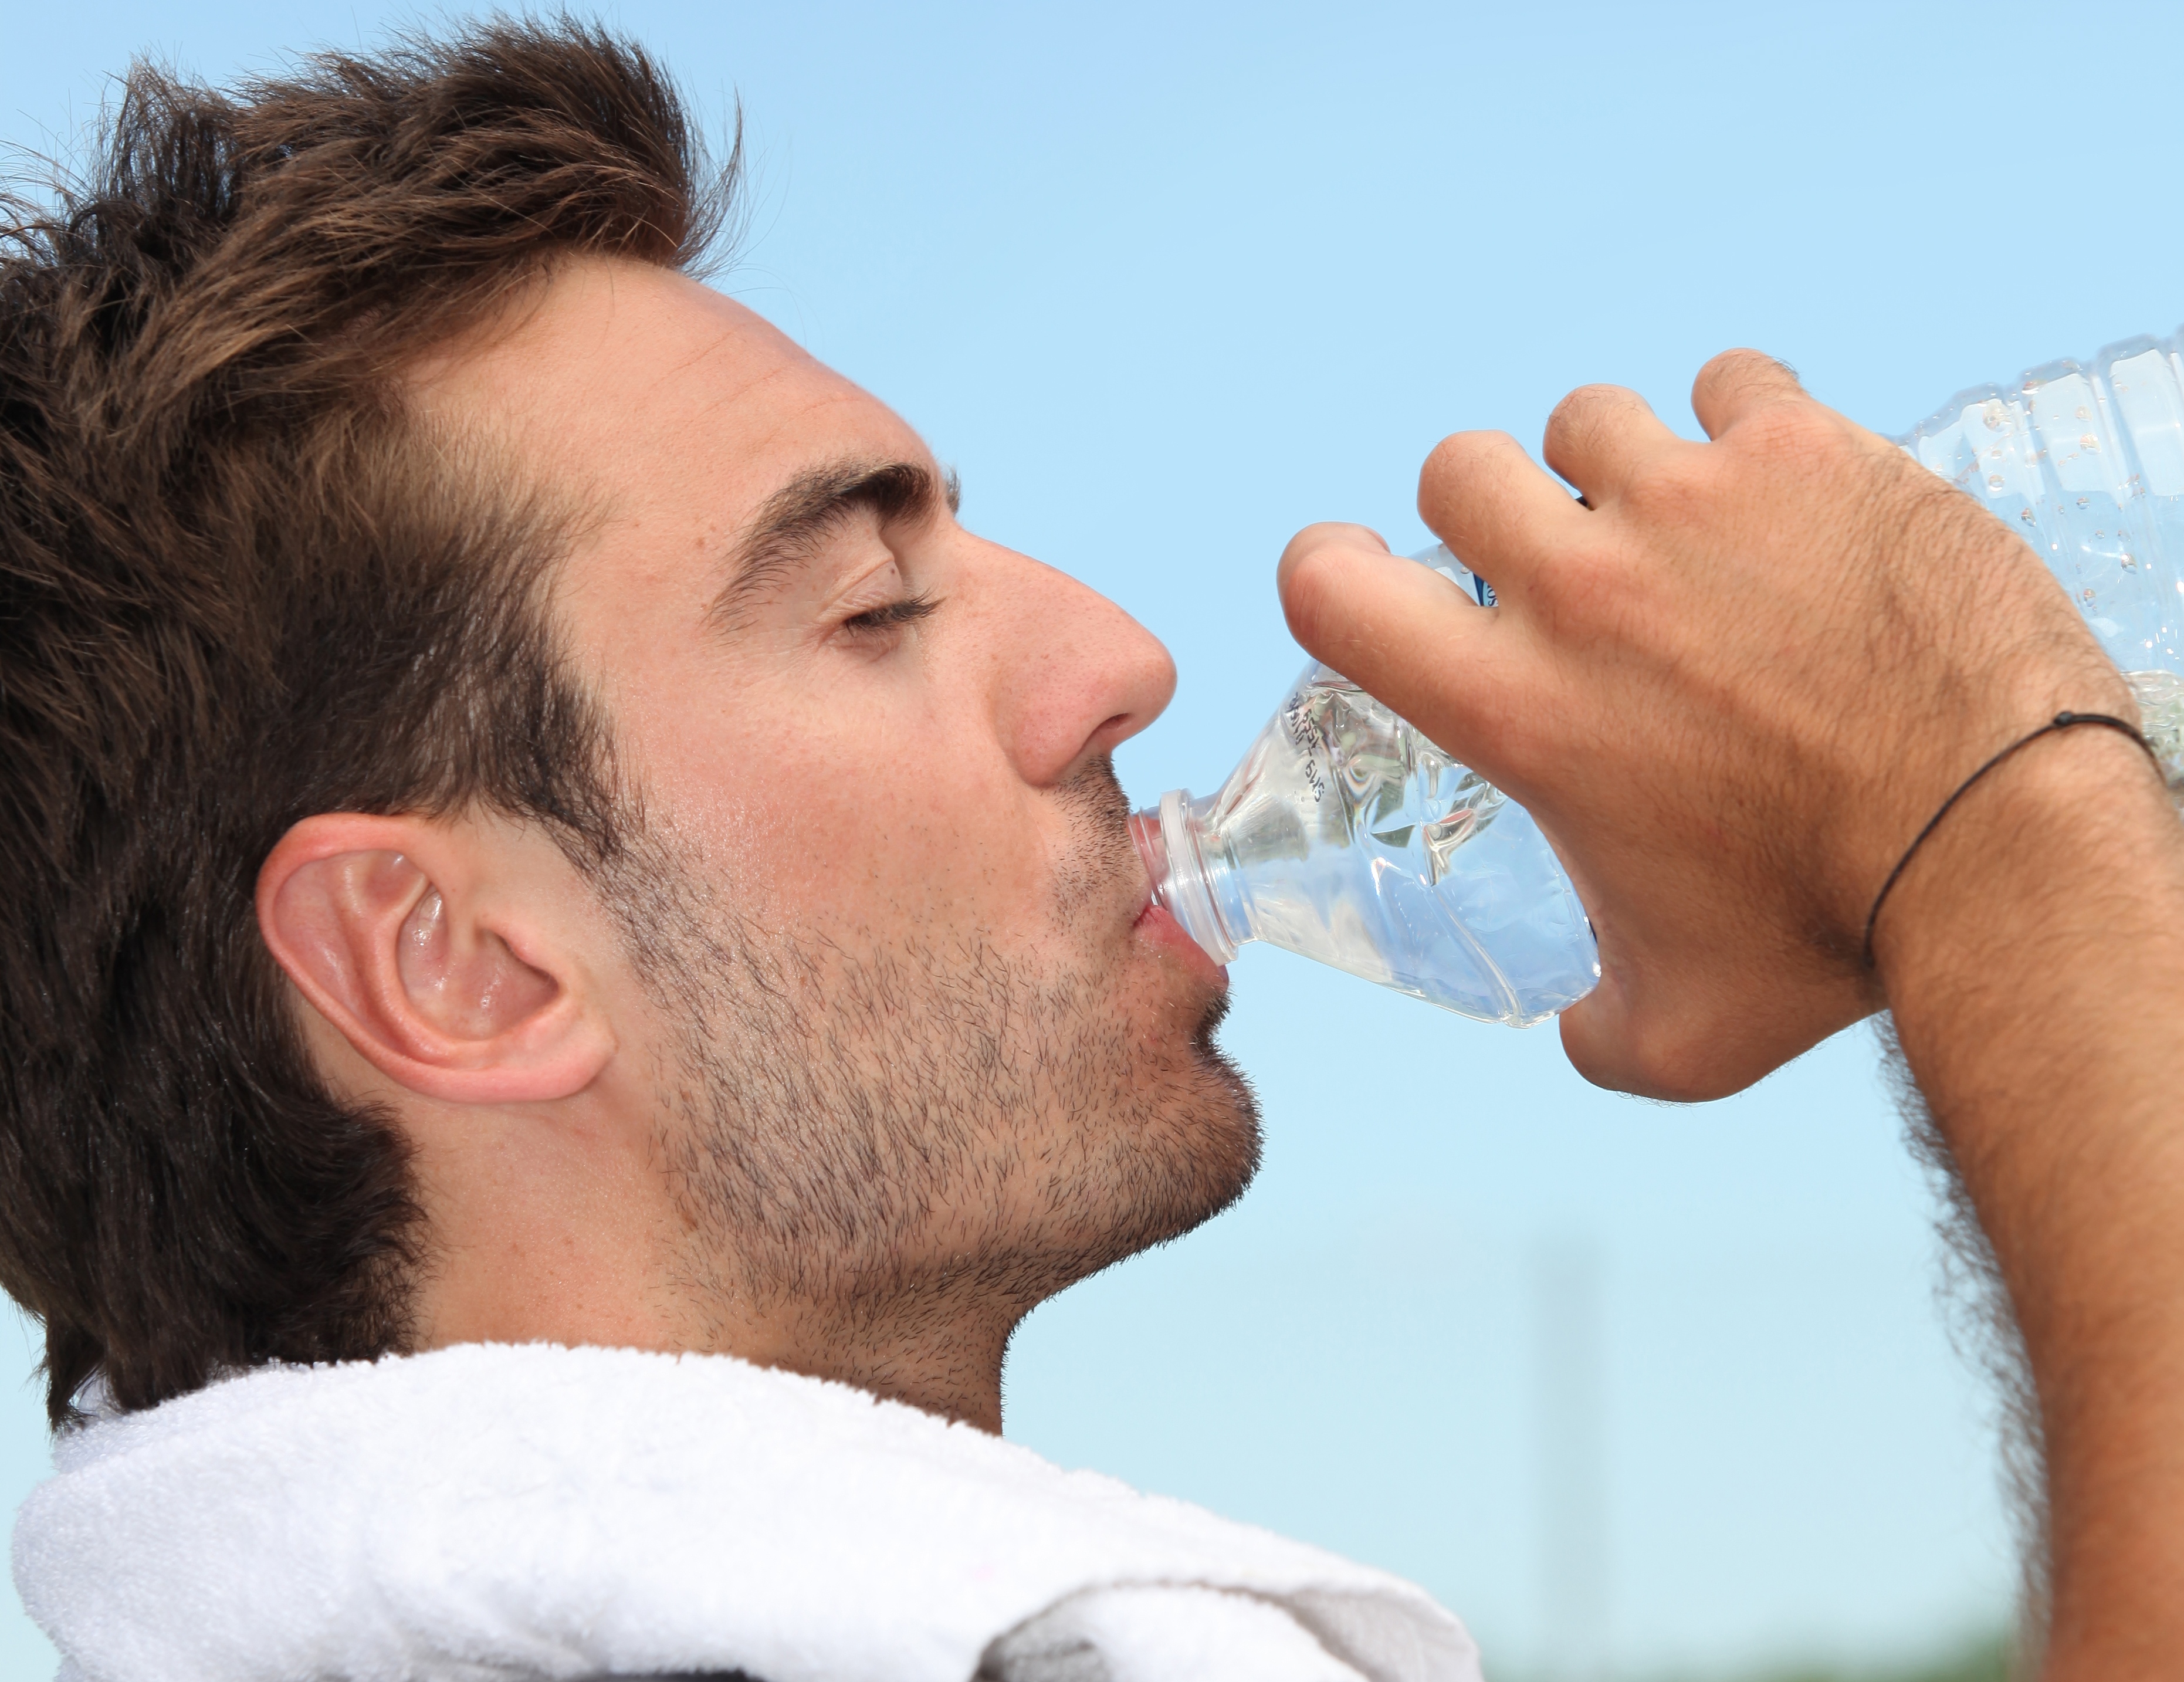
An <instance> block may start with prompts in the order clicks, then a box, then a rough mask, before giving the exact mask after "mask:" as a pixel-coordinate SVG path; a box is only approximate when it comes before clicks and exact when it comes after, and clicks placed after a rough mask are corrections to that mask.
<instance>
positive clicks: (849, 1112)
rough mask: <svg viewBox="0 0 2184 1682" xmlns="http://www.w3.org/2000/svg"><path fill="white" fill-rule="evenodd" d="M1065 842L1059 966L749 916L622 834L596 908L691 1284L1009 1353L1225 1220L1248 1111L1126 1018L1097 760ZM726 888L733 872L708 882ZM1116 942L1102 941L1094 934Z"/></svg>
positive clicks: (1222, 1067) (1113, 806)
mask: <svg viewBox="0 0 2184 1682" xmlns="http://www.w3.org/2000/svg"><path fill="white" fill-rule="evenodd" d="M1059 796H1060V798H1061V799H1062V800H1063V801H1064V802H1065V804H1066V805H1067V807H1068V808H1069V817H1070V820H1071V822H1070V833H1071V837H1072V840H1071V844H1070V849H1069V852H1068V855H1067V857H1066V858H1065V859H1064V860H1062V861H1061V867H1060V868H1059V869H1058V870H1057V871H1056V876H1055V890H1054V894H1053V902H1052V905H1051V909H1050V915H1051V916H1052V917H1053V918H1054V919H1055V922H1056V928H1057V930H1058V931H1059V932H1061V933H1063V934H1064V935H1065V936H1073V937H1076V938H1068V939H1067V940H1066V941H1065V943H1064V944H1065V948H1066V950H1068V951H1069V952H1070V953H1071V954H1072V956H1071V958H1070V960H1069V961H1066V962H1063V963H1061V964H1058V965H1046V964H1041V965H1038V966H1034V964H1032V963H1030V962H1028V961H1025V960H1023V959H1021V958H1017V957H1013V956H1011V955H1009V954H1008V953H1007V952H1006V951H1005V950H1002V949H1001V948H1000V945H999V944H997V943H996V942H995V940H994V939H993V938H991V936H990V934H989V932H987V931H983V930H939V929H930V928H928V929H922V930H914V931H912V932H911V933H905V934H899V935H895V936H894V937H892V938H888V939H885V940H877V941H868V942H860V943H859V944H858V945H857V946H856V948H855V950H850V949H849V948H848V946H847V944H846V943H844V942H839V941H833V940H822V939H819V938H813V937H810V936H807V935H804V934H801V933H799V932H798V931H795V930H791V929H781V928H767V927H760V926H759V925H758V923H757V922H755V920H754V919H752V918H749V917H748V916H743V915H740V914H738V912H737V911H735V910H734V909H733V907H732V906H730V905H728V904H727V903H726V901H727V899H728V898H729V897H730V896H731V894H732V892H733V889H732V887H731V888H726V889H724V890H723V891H720V892H716V891H714V890H713V889H711V888H710V886H709V883H710V881H712V880H714V879H716V872H712V871H710V870H709V869H708V867H707V864H706V861H705V860H702V859H692V858H689V857H688V856H685V855H682V854H680V853H679V852H678V850H677V849H676V848H675V847H674V846H673V845H672V844H668V843H664V842H662V841H661V840H660V838H658V837H657V836H654V835H649V834H647V833H644V832H642V831H640V832H638V837H637V838H636V839H635V840H634V842H633V843H632V845H631V847H630V848H629V849H627V852H626V853H625V855H624V856H623V858H622V860H620V861H619V862H618V863H617V864H616V866H614V867H613V868H612V874H613V875H614V876H615V877H618V878H621V879H620V880H619V881H618V882H616V883H611V884H610V903H612V904H614V905H615V906H616V912H617V916H618V917H619V919H620V921H621V922H622V924H623V927H624V932H625V935H626V938H627V939H628V941H629V944H630V946H631V949H632V955H633V958H634V960H635V961H636V966H637V968H638V972H639V974H640V976H641V977H643V980H644V983H645V985H646V986H647V988H648V989H649V991H650V992H651V993H652V994H654V998H655V1003H656V1004H657V1005H659V1006H660V1009H661V1012H662V1016H663V1018H664V1019H666V1020H670V1021H671V1022H675V1023H677V1025H678V1028H679V1031H678V1032H677V1033H675V1034H674V1035H673V1037H672V1046H673V1049H672V1050H671V1052H670V1053H668V1054H666V1057H665V1059H664V1063H665V1066H664V1067H661V1068H660V1069H659V1070H658V1071H657V1072H656V1073H657V1076H658V1079H659V1089H660V1090H661V1091H662V1092H663V1093H664V1094H666V1101H665V1103H664V1104H663V1106H662V1108H661V1113H660V1121H659V1124H658V1127H657V1128H656V1129H655V1148H656V1150H657V1153H658V1156H659V1159H660V1166H661V1167H662V1168H663V1169H664V1171H665V1172H666V1174H667V1175H668V1177H669V1178H670V1179H671V1183H672V1184H673V1185H674V1187H675V1189H676V1192H677V1198H678V1201H679V1202H680V1204H681V1206H682V1212H683V1215H684V1217H685V1219H686V1220H687V1221H688V1223H690V1225H691V1228H692V1232H693V1235H694V1239H695V1242H694V1245H693V1246H692V1255H693V1256H694V1258H699V1259H696V1260H694V1262H693V1273H694V1277H692V1278H689V1279H688V1280H687V1281H685V1284H687V1285H688V1286H689V1287H690V1288H692V1289H691V1294H692V1295H694V1296H695V1297H698V1298H701V1299H710V1300H714V1301H716V1302H719V1301H722V1300H726V1299H727V1297H728V1296H740V1297H741V1298H742V1299H743V1300H744V1304H745V1306H747V1307H749V1308H755V1309H756V1310H757V1311H759V1312H761V1313H767V1314H783V1315H795V1316H800V1317H806V1318H808V1317H811V1316H813V1315H818V1316H822V1317H824V1316H830V1315H831V1316H833V1317H837V1318H838V1320H839V1322H840V1324H839V1327H838V1330H839V1332H840V1334H842V1335H844V1337H848V1338H857V1337H861V1336H869V1335H875V1334H877V1332H878V1331H879V1330H880V1328H883V1327H884V1328H886V1330H887V1332H888V1334H889V1336H890V1337H891V1338H894V1339H900V1338H902V1337H905V1336H907V1337H910V1338H912V1339H914V1338H916V1337H917V1335H918V1334H919V1332H920V1328H921V1327H924V1328H928V1329H929V1330H930V1331H931V1333H932V1334H933V1335H934V1336H936V1337H938V1336H941V1335H944V1331H945V1328H949V1327H951V1326H960V1324H961V1322H962V1321H963V1318H964V1317H965V1316H966V1315H967V1314H968V1315H971V1316H972V1317H978V1318H981V1319H982V1320H983V1321H984V1322H985V1323H989V1324H991V1325H998V1326H1000V1328H1001V1329H1000V1336H1002V1337H1003V1338H1006V1334H1007V1329H1008V1328H1012V1327H1013V1326H1014V1324H1015V1323H1016V1322H1017V1320H1018V1319H1020V1318H1021V1317H1022V1315H1023V1314H1025V1313H1027V1312H1029V1310H1030V1309H1031V1308H1032V1307H1033V1306H1035V1305H1036V1304H1038V1303H1039V1302H1040V1301H1042V1300H1045V1298H1047V1297H1049V1296H1051V1295H1054V1294H1056V1292H1058V1291H1060V1290H1061V1289H1064V1288H1066V1287H1067V1286H1068V1285H1070V1284H1074V1283H1075V1282H1076V1281H1078V1279H1081V1278H1085V1277H1087V1276H1088V1275H1089V1274H1091V1273H1096V1272H1098V1271H1100V1269H1101V1268H1103V1267H1107V1266H1109V1265H1111V1264H1112V1263H1113V1262H1115V1261H1120V1260H1122V1259H1123V1257H1125V1256H1130V1255H1134V1254H1135V1253H1136V1252H1138V1251H1139V1250H1145V1249H1147V1248H1150V1247H1151V1246H1152V1245H1157V1244H1161V1243H1163V1242H1165V1241H1167V1239H1173V1238H1175V1237H1178V1236H1179V1235H1180V1234H1184V1233H1185V1232H1188V1231H1190V1229H1191V1228H1194V1227H1196V1226H1198V1225H1199V1224H1200V1223H1202V1222H1204V1221H1206V1220H1207V1219H1209V1218H1211V1217H1212V1216H1214V1215H1215V1214H1217V1213H1218V1212H1220V1211H1222V1210H1223V1209H1225V1208H1227V1207H1228V1206H1229V1205H1230V1204H1231V1203H1233V1202H1234V1201H1235V1200H1236V1199H1237V1198H1238V1197H1240V1195H1242V1194H1243V1191H1244V1189H1245V1187H1246V1186H1247V1185H1248V1184H1250V1182H1251V1177H1252V1175H1253V1173H1254V1172H1256V1168H1257V1166H1258V1161H1259V1152H1260V1133H1259V1125H1258V1112H1257V1106H1256V1100H1254V1098H1253V1095H1252V1094H1251V1088H1250V1086H1249V1084H1248V1083H1247V1082H1246V1081H1245V1078H1244V1076H1243V1074H1242V1073H1241V1072H1240V1070H1238V1069H1237V1068H1236V1067H1235V1066H1234V1064H1233V1063H1232V1062H1230V1061H1229V1059H1228V1057H1227V1056H1226V1055H1224V1054H1223V1052H1222V1051H1221V1050H1220V1049H1219V1048H1218V1046H1217V1044H1215V1038H1214V1036H1215V1033H1216V1030H1217V1028H1218V1027H1219V1025H1220V1022H1221V1021H1222V1018H1223V1016H1224V1015H1225V1014H1226V1011H1227V1000H1226V996H1225V994H1222V995H1217V996H1216V997H1215V998H1214V999H1213V1000H1212V1001H1211V1002H1210V1003H1209V1004H1208V1005H1206V1007H1205V1008H1204V1009H1203V1011H1202V1012H1201V1014H1200V1015H1199V1016H1198V1018H1197V1020H1196V1021H1195V1023H1187V1024H1183V1025H1181V1031H1179V1032H1174V1031H1172V1032H1169V1033H1165V1034H1159V1033H1145V1032H1144V1030H1143V1028H1142V1025H1141V1024H1139V1023H1136V1022H1134V1021H1133V1019H1132V1016H1131V1014H1130V1002H1131V1001H1130V1000H1128V999H1127V998H1126V997H1125V996H1124V993H1125V986H1126V983H1127V979H1128V978H1127V977H1125V976H1124V975H1123V973H1122V972H1120V970H1119V968H1118V961H1117V958H1116V957H1115V956H1114V954H1115V953H1116V952H1117V950H1119V948H1118V946H1117V942H1116V941H1115V940H1114V939H1112V938H1100V932H1099V927H1098V924H1099V920H1100V919H1102V918H1104V919H1106V920H1108V921H1109V922H1112V919H1113V917H1114V916H1115V915H1116V912H1115V910H1114V907H1115V905H1116V903H1117V896H1118V894H1121V893H1126V892H1127V891H1128V890H1127V888H1121V887H1119V886H1118V883H1121V882H1123V881H1124V880H1126V879H1127V878H1128V877H1129V875H1130V874H1131V873H1134V872H1136V871H1137V870H1138V868H1139V866H1138V865H1137V862H1136V859H1135V855H1134V849H1133V848H1132V845H1131V843H1130V840H1129V838H1128V830H1127V827H1126V822H1127V818H1128V805H1127V803H1126V802H1125V800H1124V799H1123V792H1122V789H1121V787H1120V785H1119V784H1118V783H1117V782H1116V780H1115V777H1114V773H1113V771H1112V767H1111V766H1109V765H1108V763H1107V762H1106V760H1099V761H1096V762H1095V763H1094V764H1092V765H1089V766H1087V767H1086V768H1085V769H1084V771H1081V772H1079V773H1078V775H1077V776H1076V777H1073V779H1072V780H1071V782H1070V783H1068V784H1067V785H1066V786H1065V787H1064V788H1062V789H1061V790H1060V791H1059ZM718 875H725V876H727V877H728V878H729V880H730V882H731V883H732V880H733V873H732V872H720V873H718ZM1110 936H1112V931H1110Z"/></svg>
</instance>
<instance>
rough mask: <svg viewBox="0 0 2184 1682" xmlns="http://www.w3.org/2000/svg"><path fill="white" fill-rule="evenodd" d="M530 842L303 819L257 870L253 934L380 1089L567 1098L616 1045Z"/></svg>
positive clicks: (459, 830) (354, 815)
mask: <svg viewBox="0 0 2184 1682" xmlns="http://www.w3.org/2000/svg"><path fill="white" fill-rule="evenodd" d="M528 839H533V838H530V837H521V838H519V837H515V836H511V835H510V834H507V833H503V832H502V831H500V830H499V829H497V828H495V827H493V826H490V825H481V824H474V823H465V822H443V821H441V820H437V819H430V818H417V817H376V816H368V815H366V814H364V813H360V812H326V813H321V814H320V815H318V816H314V817H308V818H305V819H304V821H303V822H301V823H298V825H296V827H294V828H292V829H291V830H290V831H289V832H288V833H287V834H286V835H284V836H282V837H281V842H280V844H279V845H277V846H276V847H275V848H274V849H273V850H272V852H271V853H270V855H268V856H267V858H266V860H265V866H263V868H261V869H260V870H259V873H258V927H259V933H260V934H261V935H262V936H263V938H264V939H265V944H266V947H267V948H268V950H270V951H271V953H272V954H273V957H274V960H275V961H276V962H277V963H278V964H279V965H280V966H281V968H282V969H283V970H285V971H286V972H287V975H288V978H289V980H291V981H292V982H293V983H295V985H296V989H297V990H298V992H300V993H301V994H303V995H304V998H305V999H306V1000H309V1002H310V1004H311V1006H312V1008H313V1009H315V1011H318V1013H319V1014H320V1016H324V1017H325V1018H326V1021H327V1022H330V1023H331V1024H332V1025H333V1027H334V1028H336V1029H337V1031H339V1033H341V1035H342V1037H343V1039H347V1040H348V1043H349V1044H351V1045H353V1046H354V1047H355V1048H356V1050H357V1052H358V1054H359V1055H360V1056H362V1057H363V1058H364V1059H365V1061H367V1062H369V1063H370V1065H371V1066H372V1067H374V1068H376V1069H377V1070H378V1071H379V1072H380V1073H382V1074H383V1075H385V1076H386V1077H387V1078H388V1079H389V1080H392V1081H394V1082H396V1083H398V1084H400V1085H402V1086H404V1087H406V1088H408V1089H409V1090H411V1091H413V1092H415V1093H417V1094H421V1095H422V1096H424V1097H427V1098H434V1099H438V1100H443V1101H445V1102H449V1103H456V1104H507V1103H521V1102H526V1101H529V1102H535V1101H540V1100H551V1099H555V1098H565V1097H567V1096H569V1095H570V1094H572V1093H576V1092H580V1091H582V1089H584V1088H585V1087H587V1086H588V1085H589V1084H590V1083H591V1082H592V1080H593V1078H594V1077H595V1076H597V1075H598V1073H599V1071H600V1070H601V1069H602V1068H604V1067H605V1065H606V1062H607V1060H608V1059H609V1058H610V1057H611V1056H612V1055H613V1054H614V1049H615V1044H614V1036H613V1033H612V1032H611V1030H610V1028H609V1027H608V1025H607V1023H606V1022H605V1021H604V1018H603V1016H601V1014H600V1012H599V1009H598V1007H597V1001H595V1000H593V999H592V998H590V997H589V996H588V989H587V987H586V986H585V985H584V984H583V983H584V978H585V975H586V972H585V969H584V966H582V965H581V964H580V963H578V962H577V961H575V955H574V954H573V953H572V952H571V951H570V950H566V938H565V934H564V933H563V931H564V930H565V922H564V921H563V920H562V919H560V917H558V916H556V915H555V905H554V901H556V900H557V899H560V898H561V897H562V896H563V895H565V883H560V882H559V881H557V880H556V879H555V878H554V872H553V871H552V869H551V868H550V867H548V868H543V869H542V867H541V865H540V863H539V861H538V860H536V859H534V858H532V857H529V856H527V849H526V847H525V846H524V844H523V843H524V841H525V840H528ZM549 850H550V849H549ZM555 862H556V863H559V862H560V860H559V855H558V854H556V855H555ZM563 867H564V868H565V866H563Z"/></svg>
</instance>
